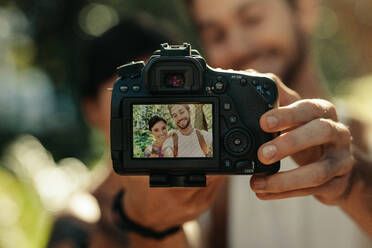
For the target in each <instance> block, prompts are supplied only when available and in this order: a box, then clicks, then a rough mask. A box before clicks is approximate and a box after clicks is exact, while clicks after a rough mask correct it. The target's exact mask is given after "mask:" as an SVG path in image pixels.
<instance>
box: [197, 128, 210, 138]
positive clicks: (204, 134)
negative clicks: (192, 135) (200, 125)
mask: <svg viewBox="0 0 372 248" xmlns="http://www.w3.org/2000/svg"><path fill="white" fill-rule="evenodd" d="M198 131H199V132H200V133H201V134H202V135H203V136H204V137H208V136H211V135H212V133H211V132H208V131H205V130H199V129H198Z"/></svg>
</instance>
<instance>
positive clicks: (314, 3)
mask: <svg viewBox="0 0 372 248" xmlns="http://www.w3.org/2000/svg"><path fill="white" fill-rule="evenodd" d="M295 11H296V15H297V20H299V27H300V29H301V30H302V31H303V32H304V33H305V34H307V35H311V34H312V33H313V32H314V30H315V28H316V27H317V25H318V22H319V14H320V13H319V12H320V6H319V0H295Z"/></svg>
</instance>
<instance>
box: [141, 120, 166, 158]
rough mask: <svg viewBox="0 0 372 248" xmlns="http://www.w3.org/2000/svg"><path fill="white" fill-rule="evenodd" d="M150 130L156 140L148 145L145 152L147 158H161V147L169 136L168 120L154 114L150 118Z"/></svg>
mask: <svg viewBox="0 0 372 248" xmlns="http://www.w3.org/2000/svg"><path fill="white" fill-rule="evenodd" d="M148 123H149V130H150V132H151V134H152V136H154V138H155V141H154V142H153V143H152V144H150V145H149V146H148V147H146V149H145V151H144V153H145V157H146V158H161V157H163V153H162V150H161V147H162V146H163V143H164V141H165V140H166V139H167V138H168V126H167V121H166V120H164V119H163V118H161V117H159V116H157V115H154V116H153V117H151V119H150V120H149V122H148Z"/></svg>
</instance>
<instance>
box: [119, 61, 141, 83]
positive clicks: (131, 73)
mask: <svg viewBox="0 0 372 248" xmlns="http://www.w3.org/2000/svg"><path fill="white" fill-rule="evenodd" d="M144 67H145V63H144V62H143V61H139V62H130V63H128V64H125V65H122V66H119V67H118V68H117V72H118V74H119V76H120V77H122V78H131V79H133V78H137V77H139V76H141V71H142V69H143V68H144Z"/></svg>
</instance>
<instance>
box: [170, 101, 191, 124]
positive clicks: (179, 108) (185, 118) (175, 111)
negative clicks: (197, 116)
mask: <svg viewBox="0 0 372 248" xmlns="http://www.w3.org/2000/svg"><path fill="white" fill-rule="evenodd" d="M171 115H172V118H173V120H174V123H175V124H176V125H177V127H178V128H179V129H186V128H188V127H189V125H190V114H189V111H187V109H186V108H185V106H183V105H174V106H172V108H171Z"/></svg>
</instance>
